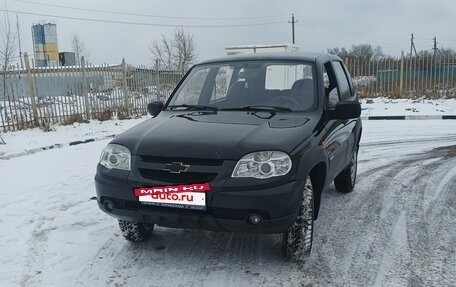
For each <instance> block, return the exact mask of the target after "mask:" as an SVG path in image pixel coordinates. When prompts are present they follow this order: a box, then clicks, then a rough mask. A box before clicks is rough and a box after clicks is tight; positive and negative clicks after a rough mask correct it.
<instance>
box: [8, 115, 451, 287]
mask: <svg viewBox="0 0 456 287" xmlns="http://www.w3.org/2000/svg"><path fill="white" fill-rule="evenodd" d="M107 142H108V141H100V142H95V143H90V144H85V145H80V146H74V147H65V148H62V149H58V150H49V151H44V152H41V153H38V154H34V155H29V156H25V157H21V158H15V159H10V160H7V161H0V183H1V188H0V230H1V231H0V286H374V285H376V286H455V285H456V272H454V270H456V250H455V248H456V245H455V244H454V243H455V242H456V229H455V226H456V121H397V122H396V121H385V122H383V121H376V122H372V121H371V122H367V121H366V122H364V137H363V139H362V145H361V149H360V155H359V171H358V172H359V174H358V181H357V185H356V187H355V190H354V191H353V192H352V193H351V194H347V195H341V194H338V193H336V192H335V191H334V189H333V187H331V188H330V190H327V191H325V192H324V194H323V199H322V206H321V210H320V216H319V219H318V221H317V223H316V226H315V232H316V236H315V239H314V249H313V255H312V258H311V261H310V262H309V263H308V264H306V265H304V266H300V265H297V264H293V263H288V262H284V261H283V259H282V257H281V252H280V241H281V236H279V235H248V234H229V233H213V232H206V231H198V230H174V229H166V228H156V230H155V231H154V236H153V237H152V238H151V239H150V240H149V241H148V242H146V243H144V244H131V243H128V242H127V241H125V240H124V239H123V238H122V236H121V235H120V232H119V230H118V227H117V225H116V221H115V220H114V219H112V218H110V217H109V216H107V215H105V214H104V213H102V212H101V211H99V210H98V207H97V205H96V201H94V200H91V197H93V196H94V184H93V176H94V172H95V166H96V163H97V160H98V156H99V152H100V151H101V149H102V148H103V147H104V145H106V144H107Z"/></svg>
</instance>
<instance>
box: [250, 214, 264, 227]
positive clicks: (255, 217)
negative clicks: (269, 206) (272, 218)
mask: <svg viewBox="0 0 456 287" xmlns="http://www.w3.org/2000/svg"><path fill="white" fill-rule="evenodd" d="M247 221H248V222H249V223H251V224H253V225H257V224H260V223H261V221H262V218H261V216H259V215H258V214H249V215H247Z"/></svg>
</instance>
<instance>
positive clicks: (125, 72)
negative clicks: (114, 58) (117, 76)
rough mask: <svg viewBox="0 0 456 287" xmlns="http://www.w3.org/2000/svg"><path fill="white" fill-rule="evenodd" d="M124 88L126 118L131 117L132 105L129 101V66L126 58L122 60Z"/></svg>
mask: <svg viewBox="0 0 456 287" xmlns="http://www.w3.org/2000/svg"><path fill="white" fill-rule="evenodd" d="M122 88H123V93H124V101H125V111H126V116H129V115H130V103H129V101H128V88H127V64H126V63H125V58H123V59H122Z"/></svg>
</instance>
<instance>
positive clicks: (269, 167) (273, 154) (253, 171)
mask: <svg viewBox="0 0 456 287" xmlns="http://www.w3.org/2000/svg"><path fill="white" fill-rule="evenodd" d="M290 170H291V158H290V157H289V156H288V155H287V154H286V153H284V152H281V151H261V152H254V153H249V154H248V155H246V156H244V157H243V158H241V160H239V161H238V163H237V164H236V167H235V168H234V171H233V174H232V175H231V176H232V177H253V178H270V177H274V176H281V175H285V174H287V173H288V172H289V171H290Z"/></svg>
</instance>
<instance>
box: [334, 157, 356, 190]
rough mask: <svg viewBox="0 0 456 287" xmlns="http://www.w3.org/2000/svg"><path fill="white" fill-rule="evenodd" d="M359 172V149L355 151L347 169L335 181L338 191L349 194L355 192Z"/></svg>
mask: <svg viewBox="0 0 456 287" xmlns="http://www.w3.org/2000/svg"><path fill="white" fill-rule="evenodd" d="M357 171H358V149H357V148H356V149H355V150H354V151H353V155H352V158H351V160H350V162H349V163H348V165H347V167H345V169H344V170H343V171H342V172H341V173H339V174H338V175H337V177H336V178H335V179H334V185H335V186H336V190H337V191H338V192H341V193H348V192H350V191H352V190H353V188H354V187H355V183H356V173H357Z"/></svg>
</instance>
